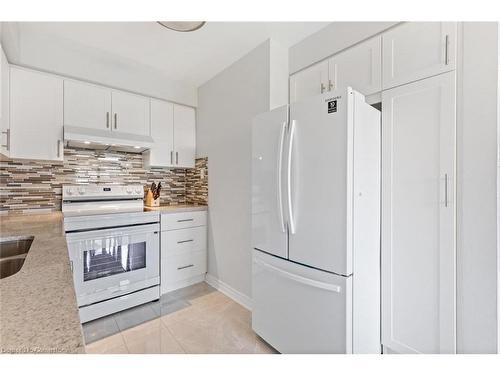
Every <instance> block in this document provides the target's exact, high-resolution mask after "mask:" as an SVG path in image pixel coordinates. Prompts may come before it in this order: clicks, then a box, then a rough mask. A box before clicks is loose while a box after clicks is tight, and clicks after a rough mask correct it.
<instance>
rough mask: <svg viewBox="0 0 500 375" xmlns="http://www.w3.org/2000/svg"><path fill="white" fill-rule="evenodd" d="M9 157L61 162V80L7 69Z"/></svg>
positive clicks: (30, 72) (22, 70)
mask: <svg viewBox="0 0 500 375" xmlns="http://www.w3.org/2000/svg"><path fill="white" fill-rule="evenodd" d="M10 83H11V86H10V95H11V96H10V106H11V107H10V119H11V123H10V131H11V152H10V156H11V157H12V158H24V159H40V160H56V161H62V160H63V153H64V150H63V80H62V79H61V78H58V77H56V76H52V75H49V74H45V73H39V72H35V71H30V70H25V69H19V68H11V74H10Z"/></svg>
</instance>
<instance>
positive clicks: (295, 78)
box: [290, 60, 328, 103]
mask: <svg viewBox="0 0 500 375" xmlns="http://www.w3.org/2000/svg"><path fill="white" fill-rule="evenodd" d="M327 90H328V60H325V61H321V62H319V63H318V64H315V65H313V66H311V67H309V68H307V69H304V70H302V71H300V72H298V73H295V74H294V75H292V76H291V77H290V103H294V102H297V101H300V100H302V99H304V98H308V97H310V96H314V95H318V94H321V93H323V92H325V91H327Z"/></svg>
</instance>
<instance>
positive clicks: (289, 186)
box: [286, 120, 295, 234]
mask: <svg viewBox="0 0 500 375" xmlns="http://www.w3.org/2000/svg"><path fill="white" fill-rule="evenodd" d="M294 136H295V120H292V123H291V125H290V137H289V140H288V160H287V161H288V165H287V184H286V185H287V201H288V204H287V206H288V222H289V223H288V225H289V228H290V233H291V234H295V222H294V219H293V207H292V151H293V139H294Z"/></svg>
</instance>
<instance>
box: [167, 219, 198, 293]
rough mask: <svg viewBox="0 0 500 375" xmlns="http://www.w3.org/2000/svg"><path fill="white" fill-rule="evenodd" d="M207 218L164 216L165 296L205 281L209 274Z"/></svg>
mask: <svg viewBox="0 0 500 375" xmlns="http://www.w3.org/2000/svg"><path fill="white" fill-rule="evenodd" d="M206 216H207V212H206V211H193V212H182V213H164V214H162V215H161V228H162V232H161V293H162V294H164V293H167V292H170V291H172V290H175V289H179V288H183V287H185V286H188V285H191V284H194V283H197V282H200V281H202V280H203V279H204V277H205V273H206V272H207V226H206ZM195 218H196V219H195Z"/></svg>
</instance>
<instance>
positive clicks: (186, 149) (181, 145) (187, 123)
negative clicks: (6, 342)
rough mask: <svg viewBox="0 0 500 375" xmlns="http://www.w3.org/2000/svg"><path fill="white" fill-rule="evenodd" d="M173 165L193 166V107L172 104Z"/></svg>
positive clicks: (194, 146)
mask: <svg viewBox="0 0 500 375" xmlns="http://www.w3.org/2000/svg"><path fill="white" fill-rule="evenodd" d="M174 151H175V160H174V162H175V166H176V167H180V168H194V163H195V157H196V113H195V110H194V108H191V107H186V106H183V105H177V104H174Z"/></svg>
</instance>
